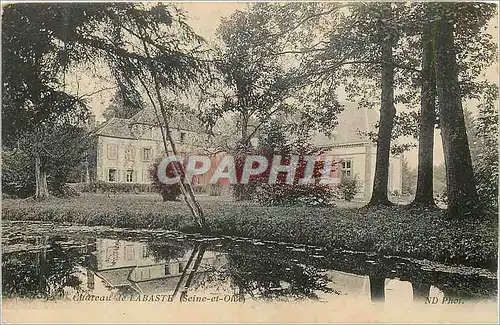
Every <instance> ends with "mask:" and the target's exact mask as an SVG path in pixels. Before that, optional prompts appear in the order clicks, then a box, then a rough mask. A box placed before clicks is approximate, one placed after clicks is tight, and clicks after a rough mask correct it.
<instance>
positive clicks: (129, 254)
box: [125, 246, 135, 261]
mask: <svg viewBox="0 0 500 325" xmlns="http://www.w3.org/2000/svg"><path fill="white" fill-rule="evenodd" d="M134 255H135V252H134V246H125V259H126V260H127V261H131V260H133V259H134Z"/></svg>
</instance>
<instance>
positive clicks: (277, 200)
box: [238, 155, 335, 206]
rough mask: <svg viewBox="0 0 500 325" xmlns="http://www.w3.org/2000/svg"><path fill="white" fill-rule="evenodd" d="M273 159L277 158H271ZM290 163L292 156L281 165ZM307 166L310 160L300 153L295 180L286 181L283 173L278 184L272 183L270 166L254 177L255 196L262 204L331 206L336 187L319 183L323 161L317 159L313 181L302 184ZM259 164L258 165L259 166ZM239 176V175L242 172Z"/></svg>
mask: <svg viewBox="0 0 500 325" xmlns="http://www.w3.org/2000/svg"><path fill="white" fill-rule="evenodd" d="M268 161H269V162H272V161H273V157H272V156H271V157H268ZM289 163H290V156H289V155H287V156H283V157H282V159H281V164H282V165H286V164H289ZM306 166H307V160H306V159H305V156H304V155H299V160H298V165H297V169H296V172H295V178H294V179H293V181H292V182H291V183H287V182H286V178H287V174H285V173H279V174H278V177H277V180H276V184H272V185H270V184H268V180H269V174H270V169H271V164H270V166H269V167H268V169H267V170H266V171H265V172H264V173H262V174H260V175H256V177H254V178H253V179H252V178H251V179H250V180H251V186H255V188H256V191H255V195H254V198H255V199H256V200H257V201H258V202H259V203H261V204H262V205H272V206H327V205H330V204H331V201H332V198H333V197H334V196H335V193H334V189H333V188H331V187H330V186H328V185H323V184H320V183H319V178H320V177H321V176H322V170H323V167H324V162H323V161H317V162H315V164H314V168H313V173H312V180H311V182H310V184H301V183H300V180H301V179H303V178H304V175H305V171H306ZM255 167H256V166H255ZM238 176H239V175H238Z"/></svg>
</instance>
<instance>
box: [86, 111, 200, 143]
mask: <svg viewBox="0 0 500 325" xmlns="http://www.w3.org/2000/svg"><path fill="white" fill-rule="evenodd" d="M160 125H164V124H163V121H158V118H157V117H156V114H155V112H154V111H153V110H152V109H149V108H146V109H143V110H141V111H140V112H138V113H137V114H135V115H134V116H132V117H131V118H129V119H124V118H117V117H113V118H111V119H110V120H109V121H107V122H105V123H104V124H102V125H101V126H99V127H98V128H97V129H95V130H94V131H93V132H92V133H93V134H95V135H102V136H109V137H117V138H126V139H138V138H141V136H142V134H143V133H144V132H145V131H146V130H145V128H144V126H146V127H160ZM169 126H170V128H171V129H178V130H186V131H191V132H197V133H201V132H203V127H202V124H201V121H200V120H199V119H198V118H197V117H196V116H195V115H194V114H192V113H181V112H176V113H174V114H173V116H172V117H171V119H170V122H169Z"/></svg>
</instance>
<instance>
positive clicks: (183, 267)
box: [179, 262, 186, 273]
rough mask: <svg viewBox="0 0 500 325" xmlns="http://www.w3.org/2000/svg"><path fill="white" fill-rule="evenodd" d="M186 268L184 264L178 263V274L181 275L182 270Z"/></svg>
mask: <svg viewBox="0 0 500 325" xmlns="http://www.w3.org/2000/svg"><path fill="white" fill-rule="evenodd" d="M185 268H186V264H185V263H182V262H181V263H179V273H182V272H184V269H185Z"/></svg>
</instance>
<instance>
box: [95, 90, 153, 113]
mask: <svg viewBox="0 0 500 325" xmlns="http://www.w3.org/2000/svg"><path fill="white" fill-rule="evenodd" d="M143 108H144V104H143V103H142V102H140V103H133V102H132V103H130V102H128V98H127V97H125V98H123V96H122V94H121V92H119V91H117V92H116V93H115V95H114V97H113V99H112V101H111V103H110V104H109V106H108V107H106V109H105V110H104V112H103V114H102V115H103V116H104V118H105V119H106V120H110V119H111V118H113V117H117V118H125V119H128V118H131V117H132V116H134V115H135V114H137V113H138V112H139V111H140V110H141V109H143Z"/></svg>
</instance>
